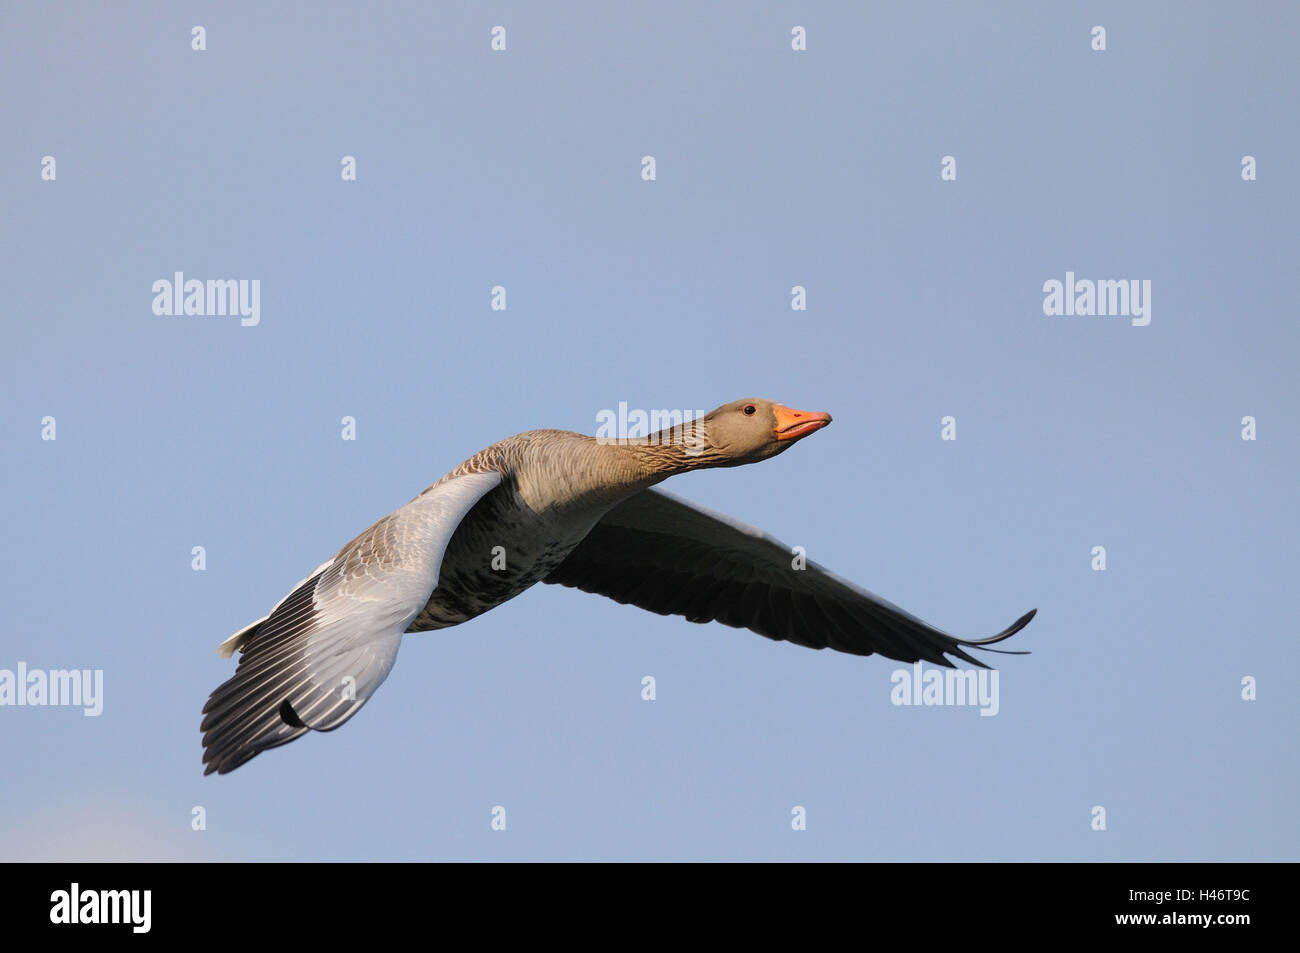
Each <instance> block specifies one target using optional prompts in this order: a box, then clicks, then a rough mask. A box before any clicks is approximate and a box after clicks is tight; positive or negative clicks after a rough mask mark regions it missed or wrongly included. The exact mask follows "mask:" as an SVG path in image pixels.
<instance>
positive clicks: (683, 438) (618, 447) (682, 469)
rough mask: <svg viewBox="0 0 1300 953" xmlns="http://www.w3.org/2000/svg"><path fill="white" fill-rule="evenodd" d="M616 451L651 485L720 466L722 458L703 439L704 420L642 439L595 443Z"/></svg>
mask: <svg viewBox="0 0 1300 953" xmlns="http://www.w3.org/2000/svg"><path fill="white" fill-rule="evenodd" d="M598 442H600V443H603V444H604V445H605V446H607V447H610V448H612V449H614V450H615V451H617V452H618V453H619V454H620V455H621V456H622V457H623V458H624V459H627V460H630V461H632V466H634V467H635V468H636V469H637V470H639V471H640V472H641V474H642V475H643V476H644V477H645V478H647V479H650V480H651V481H652V482H653V483H658V482H659V481H660V480H664V479H667V478H668V477H670V476H673V475H674V474H677V473H686V472H687V471H689V470H702V469H705V468H708V467H716V466H718V465H719V464H720V463H722V455H721V454H719V453H718V452H717V450H715V449H713V447H711V446H710V445H709V442H708V440H706V439H705V435H704V426H703V421H701V420H689V421H687V422H685V423H681V424H677V425H675V426H672V427H667V428H665V429H663V430H660V431H658V432H656V433H652V434H650V435H648V436H645V437H624V438H618V439H609V440H604V441H598Z"/></svg>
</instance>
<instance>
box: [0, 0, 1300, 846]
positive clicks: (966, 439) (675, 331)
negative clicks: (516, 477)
mask: <svg viewBox="0 0 1300 953" xmlns="http://www.w3.org/2000/svg"><path fill="white" fill-rule="evenodd" d="M335 6H337V7H338V8H337V9H318V8H317V5H316V4H307V3H276V4H270V5H267V4H261V3H242V4H222V5H220V6H219V7H216V8H214V7H211V6H210V5H207V4H190V5H187V4H172V3H157V4H132V5H116V4H115V5H112V6H111V7H102V6H100V5H97V4H60V3H54V4H24V3H3V4H0V81H2V84H3V88H4V89H5V90H6V91H7V92H6V94H5V96H4V97H3V98H2V99H0V129H3V147H2V148H0V219H2V220H3V228H2V229H0V281H2V282H3V288H4V306H3V337H2V341H3V348H0V361H2V364H3V366H2V371H3V373H2V374H0V379H2V381H3V383H2V384H0V387H2V388H3V391H2V393H3V414H2V415H0V447H2V448H3V449H2V450H0V472H2V473H3V486H4V491H5V493H4V495H5V498H6V500H7V505H6V506H5V507H4V509H3V521H4V525H3V534H2V535H0V580H2V582H0V587H2V591H3V595H4V601H5V605H6V610H7V612H8V620H7V623H6V625H5V626H4V630H3V634H2V635H0V668H9V669H13V668H14V667H15V666H16V665H17V663H18V662H20V661H23V662H26V663H27V665H28V666H29V667H33V668H47V669H48V668H69V667H76V668H91V669H96V668H98V669H102V670H103V672H104V695H105V698H104V711H103V714H102V715H101V716H100V717H98V718H88V717H84V716H83V715H82V714H81V712H80V711H79V710H76V709H55V708H29V707H27V708H0V765H3V770H0V858H3V859H5V860H11V859H78V858H184V859H212V860H231V859H276V860H288V859H308V860H329V861H341V860H353V861H356V860H381V859H393V860H423V859H474V858H484V859H492V858H519V859H569V858H581V859H607V858H609V859H612V858H617V859H632V858H647V859H676V858H689V859H766V858H784V859H884V860H945V859H953V860H975V859H992V860H1013V859H1023V860H1182V859H1186V860H1192V859H1196V860H1251V859H1277V860H1296V859H1297V855H1298V853H1300V851H1298V850H1297V847H1298V846H1300V837H1298V832H1297V819H1296V811H1295V805H1296V803H1297V796H1298V795H1300V790H1298V788H1300V784H1298V783H1297V782H1298V777H1297V756H1296V755H1297V751H1296V749H1297V745H1296V738H1297V727H1300V717H1298V715H1300V711H1298V708H1300V701H1298V700H1297V692H1296V682H1297V677H1296V672H1297V663H1298V662H1300V659H1298V658H1297V655H1298V652H1297V639H1296V622H1297V617H1296V609H1295V591H1296V584H1295V574H1296V562H1297V560H1296V528H1297V516H1298V513H1297V493H1296V488H1297V474H1298V473H1300V450H1298V449H1297V448H1298V447H1300V442H1298V440H1297V437H1298V436H1300V432H1298V431H1300V426H1298V425H1297V407H1298V404H1300V401H1298V400H1297V397H1298V396H1300V387H1298V385H1297V378H1298V375H1297V366H1298V363H1300V361H1298V358H1300V347H1298V346H1297V345H1298V341H1300V334H1298V333H1297V306H1296V288H1295V280H1296V274H1297V261H1298V260H1300V239H1298V237H1297V226H1296V222H1297V211H1298V210H1300V209H1298V204H1300V203H1298V202H1297V193H1296V181H1297V180H1296V174H1295V169H1294V165H1295V162H1296V157H1297V155H1300V136H1298V135H1297V127H1296V105H1297V101H1298V99H1300V97H1297V92H1298V88H1297V87H1298V86H1300V82H1298V81H1297V73H1296V63H1295V49H1294V40H1295V37H1296V36H1297V35H1300V7H1297V6H1296V5H1295V4H1292V3H1283V2H1277V3H1250V4H1246V3H1240V4H1233V3H1164V4H1158V3H1143V4H1132V3H1109V2H1097V3H1090V4H1084V5H1079V4H1046V5H1044V4H1037V3H1017V4H1007V3H1000V4H992V5H985V4H967V3H952V4H933V3H904V4H892V5H889V4H886V5H880V4H857V3H843V4H828V3H769V4H750V3H739V2H738V3H710V4H698V3H655V4H649V5H640V6H630V5H623V4H617V5H614V4H605V3H584V4H550V3H516V4H502V3H490V2H485V3H466V4H458V5H451V4H429V3H411V4H408V5H403V4H391V5H384V9H382V10H379V9H365V10H359V9H355V10H354V9H343V8H342V5H335ZM498 24H500V25H504V26H505V27H506V31H507V33H506V39H507V50H506V51H505V52H493V51H492V50H491V49H490V40H491V37H490V31H491V29H492V27H493V26H496V25H498ZM1098 24H1100V25H1103V26H1104V27H1105V28H1106V31H1107V49H1106V51H1105V52H1094V51H1093V50H1092V49H1091V37H1090V31H1091V29H1092V27H1093V26H1095V25H1098ZM195 25H202V26H204V27H205V29H206V42H207V49H206V50H205V51H202V52H196V51H194V50H192V49H191V28H192V27H193V26H195ZM795 25H801V26H804V27H805V28H806V30H807V37H808V39H807V51H806V52H795V51H793V50H792V49H791V42H790V41H791V28H792V27H794V26H795ZM46 155H50V156H53V157H55V160H56V162H57V166H56V170H57V178H56V180H55V181H52V182H51V181H42V179H41V161H42V157H43V156H46ZM345 155H352V156H355V157H356V162H357V180H356V181H355V182H345V181H343V180H342V179H341V177H340V168H341V166H340V161H341V159H342V157H343V156H345ZM645 155H653V156H654V157H655V158H656V160H657V180H656V181H653V182H646V181H643V180H642V178H641V157H642V156H645ZM945 155H952V156H954V157H956V160H957V173H958V177H957V180H956V181H953V182H945V181H941V180H940V174H939V173H940V160H941V157H943V156H945ZM1245 155H1252V156H1255V157H1256V160H1257V163H1258V181H1254V182H1245V181H1243V180H1242V177H1241V159H1242V156H1245ZM1067 270H1068V271H1074V272H1075V273H1076V275H1078V276H1079V277H1080V278H1094V279H1102V278H1113V279H1120V278H1125V279H1132V278H1136V279H1149V280H1150V281H1151V282H1152V302H1151V303H1152V312H1151V315H1152V319H1151V323H1150V325H1149V326H1147V327H1133V326H1132V325H1131V324H1130V322H1129V320H1128V319H1127V318H1123V317H1100V316H1090V317H1064V316H1061V317H1048V316H1045V315H1044V314H1043V307H1042V305H1043V297H1044V294H1043V291H1042V286H1043V283H1044V282H1045V281H1048V280H1050V279H1053V278H1056V279H1058V280H1063V279H1064V277H1065V273H1066V271H1067ZM176 271H182V272H184V273H185V274H186V276H188V277H197V278H203V279H207V278H244V279H258V280H260V281H261V323H260V324H259V325H258V326H257V327H241V326H240V322H239V319H238V318H232V317H193V316H191V317H159V316H156V315H154V314H153V311H152V308H151V305H152V301H153V292H152V291H151V286H152V284H153V282H154V281H155V280H157V279H160V278H170V277H171V276H172V274H173V273H174V272H176ZM494 285H502V286H504V287H505V288H506V289H507V296H508V297H507V303H508V307H507V310H505V311H504V312H500V311H493V310H491V308H490V301H491V289H492V287H493V286H494ZM795 285H803V286H805V287H806V288H807V303H808V307H807V310H806V311H794V310H792V309H791V303H790V302H791V288H792V287H793V286H795ZM747 396H763V397H769V398H772V399H775V400H778V401H781V402H784V403H788V404H790V405H791V406H794V407H798V408H802V409H809V410H826V411H830V412H831V413H832V414H833V415H834V418H835V422H834V424H833V425H832V426H831V427H830V428H828V429H827V430H825V431H823V432H821V433H818V434H816V435H815V436H813V437H811V438H809V439H807V440H806V441H804V442H803V443H801V444H800V445H799V446H798V447H796V448H794V449H793V450H791V451H790V452H788V453H786V454H784V455H782V456H781V457H780V458H779V459H776V460H773V461H770V462H767V463H764V464H762V465H758V466H752V467H745V468H740V469H734V470H719V471H710V472H703V473H698V474H691V475H688V476H684V477H680V478H677V479H674V480H671V481H670V482H669V483H668V484H667V487H666V488H668V489H670V490H673V491H675V492H677V493H680V494H683V495H685V496H687V497H689V498H691V499H693V500H696V501H699V502H701V503H703V504H706V505H708V506H711V507H714V508H716V509H720V510H723V511H725V512H727V513H730V514H732V515H734V516H736V517H738V518H740V519H744V520H746V521H748V522H751V523H754V524H756V525H759V526H761V527H763V528H764V529H765V530H767V531H768V532H770V533H772V534H774V535H776V536H777V537H778V538H780V539H782V540H784V541H786V542H788V543H789V544H791V545H801V546H804V547H805V548H806V549H807V552H808V555H809V557H810V558H811V559H814V560H816V561H817V562H819V563H821V564H823V565H826V566H828V567H830V568H832V569H833V570H835V571H836V572H837V573H839V574H841V575H843V576H846V577H848V578H850V579H853V580H855V581H857V582H859V583H860V584H862V585H864V586H866V587H867V588H869V589H871V590H872V591H874V592H878V593H880V594H881V595H882V596H884V597H886V598H888V599H890V600H891V601H893V602H896V603H898V604H899V605H901V606H903V607H905V608H907V609H909V610H910V611H912V612H914V613H915V614H917V615H919V616H921V617H922V618H924V619H926V620H928V621H930V622H932V623H934V624H936V625H938V626H939V627H941V628H944V629H946V630H948V631H950V632H953V633H954V634H957V635H964V636H972V637H975V636H985V635H989V634H992V633H993V632H995V631H997V630H999V629H1001V628H1002V627H1003V626H1005V625H1006V624H1008V623H1010V622H1011V621H1012V620H1013V619H1015V618H1017V617H1018V616H1019V615H1020V614H1021V613H1022V612H1024V611H1026V610H1027V609H1030V608H1033V607H1037V608H1038V610H1039V615H1038V617H1037V619H1036V620H1035V621H1034V622H1033V623H1032V624H1031V625H1030V626H1029V627H1028V628H1027V629H1026V630H1025V631H1024V632H1023V633H1022V634H1021V635H1019V636H1017V637H1016V639H1015V640H1014V642H1013V643H1011V644H1010V645H1009V647H1011V648H1019V649H1028V650H1031V651H1032V653H1033V654H1032V655H1029V656H1025V657H1019V658H1001V657H998V656H990V657H989V658H990V661H993V660H997V661H998V664H999V668H1000V672H1001V675H1000V711H999V713H998V715H997V716H996V717H980V716H979V715H978V713H977V711H976V710H975V709H972V708H954V707H950V708H910V707H896V706H894V705H892V704H891V703H890V689H891V687H892V686H891V681H890V676H891V673H892V672H893V671H894V670H895V669H897V668H899V667H900V666H899V665H898V664H897V663H894V662H892V661H890V660H887V659H881V658H879V657H871V658H857V657H852V656H845V655H838V654H835V653H831V652H813V651H809V650H806V649H803V648H799V647H796V646H792V645H788V644H785V643H775V642H770V641H768V640H766V639H764V638H761V637H759V636H757V635H754V634H752V633H748V632H745V631H742V630H736V629H730V628H727V627H724V626H721V625H706V626H700V625H693V624H690V623H687V622H685V621H684V620H681V619H676V618H666V617H660V616H656V615H653V614H650V613H647V612H643V611H641V610H638V609H635V608H632V607H626V606H620V605H618V604H616V603H614V602H612V601H609V600H606V599H603V598H600V597H598V596H593V595H588V594H584V593H580V592H578V591H576V590H571V589H563V588H557V587H551V586H538V587H536V588H535V589H533V590H532V591H530V592H528V593H526V594H524V595H523V596H521V597H519V598H518V599H516V600H514V601H513V602H511V603H508V604H506V605H504V606H502V607H500V608H498V609H497V610H494V611H492V612H490V613H488V614H487V615H485V616H483V617H481V618H479V619H477V620H475V621H473V622H471V623H469V624H467V625H464V626H461V627H458V628H455V629H451V630H445V631H443V632H437V633H425V634H419V635H413V636H410V637H408V638H407V639H406V640H405V642H404V645H403V647H402V650H401V653H400V655H399V657H398V663H397V666H396V668H395V669H394V671H393V673H392V675H391V676H390V678H389V679H388V681H387V682H386V683H385V684H384V686H383V687H382V689H381V690H380V691H379V692H378V693H377V694H376V696H375V697H374V698H373V699H372V700H371V701H370V703H369V704H367V706H366V707H365V708H364V710H363V711H361V713H360V714H359V715H358V716H357V717H356V718H354V719H353V720H352V721H351V722H349V723H348V724H347V725H346V726H345V727H344V728H343V729H342V730H340V731H337V732H334V733H332V734H326V735H313V736H309V737H307V738H305V739H302V740H300V741H297V742H295V743H293V744H291V745H289V746H287V747H284V748H280V749H278V750H275V751H271V752H267V753H264V754H262V755H261V756H259V757H258V758H256V759H255V760H253V761H252V762H250V763H249V764H248V765H246V766H244V767H243V768H241V769H239V770H238V771H237V772H235V773H234V774H231V775H228V776H225V777H216V776H212V777H206V778H205V777H204V776H203V775H202V765H201V763H200V758H201V748H200V744H199V738H200V735H199V730H198V726H199V721H200V710H201V708H202V706H203V703H204V701H205V700H206V698H207V696H208V694H209V692H210V691H211V690H212V689H213V688H215V687H216V686H217V685H218V684H219V683H220V682H221V681H223V680H224V679H225V678H227V677H229V675H230V674H231V673H232V672H233V670H234V662H233V660H223V659H220V658H218V657H217V655H216V654H215V652H214V650H215V648H216V645H217V644H218V643H219V642H220V641H221V640H223V639H224V638H226V637H227V636H228V635H230V634H231V633H233V632H234V631H236V630H237V629H239V628H240V627H242V626H243V625H245V624H246V623H248V622H250V621H252V620H254V619H256V618H258V617H259V616H261V615H263V614H265V613H266V612H267V611H268V610H269V609H270V607H271V606H272V605H273V604H274V603H275V602H276V601H277V600H278V599H280V598H281V597H282V596H283V595H285V594H286V593H287V592H288V591H289V588H290V587H291V586H292V585H293V584H294V583H295V582H296V581H297V580H299V579H300V578H302V577H303V576H304V575H305V574H306V573H307V572H308V571H310V570H311V569H312V568H313V567H314V566H316V565H318V564H319V563H320V562H321V561H323V560H325V559H327V558H328V557H329V556H330V555H332V554H333V553H334V552H335V551H336V550H337V549H338V547H339V546H341V545H342V544H343V543H345V542H346V541H347V540H349V539H351V538H352V537H353V536H354V535H355V534H356V533H357V532H359V531H360V530H361V529H363V528H364V527H366V526H367V525H368V524H369V523H371V522H372V521H373V520H375V519H376V518H378V517H380V516H382V515H383V514H384V513H386V512H388V511H390V510H392V509H394V508H395V507H397V506H399V505H401V504H402V503H405V502H406V501H407V500H408V499H410V498H411V497H412V496H414V495H415V494H416V493H417V492H419V491H420V490H421V489H423V488H424V487H425V486H427V485H428V484H430V483H432V482H433V481H434V480H436V479H438V478H439V477H440V476H441V475H442V474H443V473H445V472H446V471H447V470H449V469H451V468H452V467H454V466H455V465H456V464H458V463H459V462H460V461H462V460H463V459H464V458H466V457H467V456H469V455H470V454H472V453H473V452H475V451H477V450H479V449H480V448H482V447H484V446H487V445H489V444H491V443H493V442H494V441H496V440H498V439H500V438H502V437H505V436H507V435H510V434H513V433H516V432H519V431H523V430H528V429H532V428H537V427H556V428H565V429H571V430H577V431H580V432H584V433H594V431H595V427H596V415H597V413H598V412H599V411H600V410H602V409H605V408H616V407H617V406H618V403H619V401H626V402H628V404H629V406H631V407H641V408H652V407H665V408H688V409H695V408H698V409H705V410H707V409H711V408H713V407H715V406H717V405H718V404H721V403H724V402H726V401H729V400H733V399H736V398H740V397H747ZM47 415H52V416H54V417H55V418H56V420H57V440H55V441H53V442H51V441H43V440H42V439H41V420H42V418H43V417H45V416H47ZM347 415H350V416H352V417H355V419H356V421H357V439H356V440H355V441H352V442H347V441H344V440H342V439H341V437H340V431H341V423H340V421H341V419H342V418H343V417H344V416H347ZM946 415H952V416H953V417H955V418H956V421H957V440H956V441H943V440H941V439H940V419H941V418H942V417H944V416H946ZM1247 415H1250V416H1253V417H1254V418H1255V419H1256V420H1257V426H1258V439H1257V440H1255V441H1253V442H1252V441H1244V440H1242V438H1241V431H1242V424H1241V420H1242V418H1243V417H1244V416H1247ZM194 546H203V547H205V548H206V553H207V569H206V571H203V572H195V571H193V570H192V569H191V549H192V547H194ZM1094 546H1104V547H1105V548H1106V553H1107V568H1106V570H1105V571H1104V572H1096V571H1093V569H1092V568H1091V562H1092V555H1091V551H1092V548H1093V547H1094ZM644 675H653V676H654V677H655V678H656V680H657V689H658V691H657V695H658V697H657V700H655V701H653V702H647V701H643V700H642V698H641V679H642V677H643V676H644ZM1246 676H1253V677H1254V678H1256V679H1257V680H1258V699H1257V700H1256V701H1253V702H1249V701H1244V700H1243V699H1242V697H1241V694H1242V679H1243V678H1244V677H1246ZM497 805H500V806H503V807H505V808H506V812H507V829H506V830H505V831H504V832H496V831H493V830H491V828H490V822H491V819H492V818H491V811H492V809H493V807H495V806H497ZM796 805H797V806H802V807H804V808H805V809H806V812H807V830H805V831H795V830H792V827H791V818H792V815H791V811H792V808H793V807H795V806H796ZM1098 805H1099V806H1102V807H1104V808H1105V810H1106V828H1107V829H1106V830H1105V831H1094V830H1093V829H1092V820H1093V814H1092V810H1093V808H1094V806H1098ZM196 806H201V807H202V808H203V809H204V811H205V813H206V830H203V831H195V830H192V829H191V817H192V812H193V809H194V808H195V807H196Z"/></svg>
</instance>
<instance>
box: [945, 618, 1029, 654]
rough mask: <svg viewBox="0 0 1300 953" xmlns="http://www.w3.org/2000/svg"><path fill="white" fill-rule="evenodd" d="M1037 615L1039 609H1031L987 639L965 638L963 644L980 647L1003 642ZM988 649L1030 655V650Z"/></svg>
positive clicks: (1003, 652)
mask: <svg viewBox="0 0 1300 953" xmlns="http://www.w3.org/2000/svg"><path fill="white" fill-rule="evenodd" d="M1036 615H1038V610H1037V609H1030V610H1029V611H1028V612H1026V613H1025V614H1024V615H1022V616H1021V617H1020V618H1019V619H1017V620H1016V621H1015V622H1012V623H1011V624H1010V625H1009V626H1007V627H1006V628H1005V629H1003V630H1002V631H1001V632H999V633H998V634H997V635H991V636H989V637H988V638H987V639H970V640H966V639H963V640H962V643H961V644H962V645H972V646H976V647H978V648H986V647H987V646H990V645H994V644H995V643H998V642H1002V641H1003V640H1005V639H1009V638H1011V637H1012V636H1013V635H1015V634H1016V633H1017V632H1019V631H1020V630H1021V629H1023V628H1024V627H1025V626H1027V625H1029V623H1030V622H1031V621H1032V620H1033V618H1034V616H1036ZM988 651H990V652H1000V653H1002V654H1004V655H1028V654H1029V653H1028V652H1012V651H1008V650H1007V649H988Z"/></svg>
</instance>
